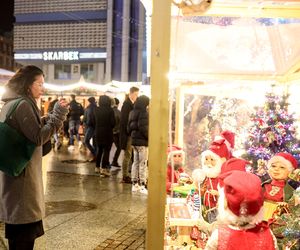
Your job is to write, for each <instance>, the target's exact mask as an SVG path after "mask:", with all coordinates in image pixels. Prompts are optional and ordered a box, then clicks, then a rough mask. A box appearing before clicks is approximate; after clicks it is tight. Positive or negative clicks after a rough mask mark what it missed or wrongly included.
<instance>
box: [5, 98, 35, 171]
mask: <svg viewBox="0 0 300 250" xmlns="http://www.w3.org/2000/svg"><path fill="white" fill-rule="evenodd" d="M22 100H24V98H19V99H17V100H16V101H15V103H14V104H13V105H12V107H11V108H10V109H9V110H8V112H7V115H6V118H5V121H4V122H0V170H1V171H3V172H4V173H5V174H7V175H10V176H18V175H20V174H21V173H22V171H23V170H24V168H25V167H26V165H27V163H28V162H29V161H30V159H31V156H32V154H33V151H34V149H35V147H36V145H35V144H34V143H33V142H31V141H30V140H29V139H27V138H26V137H25V136H24V135H23V134H21V133H20V132H19V131H17V130H16V129H14V128H13V127H11V126H9V125H8V124H7V122H6V121H7V120H8V119H9V117H11V115H12V114H13V113H14V112H15V110H16V108H17V107H18V105H19V103H20V102H21V101H22Z"/></svg>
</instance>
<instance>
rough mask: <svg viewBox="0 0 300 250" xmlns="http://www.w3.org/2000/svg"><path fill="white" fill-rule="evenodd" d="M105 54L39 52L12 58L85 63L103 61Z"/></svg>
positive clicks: (100, 52) (21, 54) (75, 51)
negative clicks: (94, 60)
mask: <svg viewBox="0 0 300 250" xmlns="http://www.w3.org/2000/svg"><path fill="white" fill-rule="evenodd" d="M106 56H107V54H106V52H104V51H103V52H102V51H77V50H62V51H40V52H33V53H18V52H16V53H15V55H14V57H15V59H16V60H35V61H79V62H80V61H86V60H93V59H96V60H97V59H105V58H106Z"/></svg>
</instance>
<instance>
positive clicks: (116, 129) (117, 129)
mask: <svg viewBox="0 0 300 250" xmlns="http://www.w3.org/2000/svg"><path fill="white" fill-rule="evenodd" d="M119 103H120V101H119V99H118V98H113V99H112V105H111V106H112V109H113V111H114V114H115V120H116V125H115V126H114V129H113V142H114V144H115V146H116V152H115V154H114V158H113V161H112V163H111V166H114V167H117V168H121V166H120V165H119V163H118V159H119V156H120V153H121V146H120V119H121V111H120V110H119V109H118V106H119Z"/></svg>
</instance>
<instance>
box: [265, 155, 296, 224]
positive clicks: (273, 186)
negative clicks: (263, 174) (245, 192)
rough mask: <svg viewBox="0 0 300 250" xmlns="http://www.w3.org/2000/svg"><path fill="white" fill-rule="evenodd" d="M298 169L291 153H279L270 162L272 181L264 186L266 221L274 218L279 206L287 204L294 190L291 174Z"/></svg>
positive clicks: (269, 169) (269, 171)
mask: <svg viewBox="0 0 300 250" xmlns="http://www.w3.org/2000/svg"><path fill="white" fill-rule="evenodd" d="M296 168H297V160H296V159H295V158H294V157H293V156H292V155H291V154H289V153H284V152H281V153H277V154H276V155H275V156H273V157H272V158H271V159H270V160H269V161H268V173H269V175H270V177H271V179H270V180H268V181H266V182H264V183H263V184H262V186H263V190H264V199H265V204H264V207H265V217H264V218H265V220H268V219H270V218H272V215H273V213H274V211H275V210H276V208H277V205H280V203H282V202H287V201H288V200H289V199H290V198H291V197H292V195H293V191H294V188H293V187H292V186H291V185H290V184H289V182H288V179H289V174H291V173H292V172H293V171H294V170H295V169H296Z"/></svg>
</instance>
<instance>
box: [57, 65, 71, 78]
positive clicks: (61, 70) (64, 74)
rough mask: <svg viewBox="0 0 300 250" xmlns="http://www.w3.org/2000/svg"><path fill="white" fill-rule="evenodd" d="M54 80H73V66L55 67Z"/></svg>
mask: <svg viewBox="0 0 300 250" xmlns="http://www.w3.org/2000/svg"><path fill="white" fill-rule="evenodd" d="M54 79H58V80H66V79H71V65H64V64H62V65H54Z"/></svg>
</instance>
